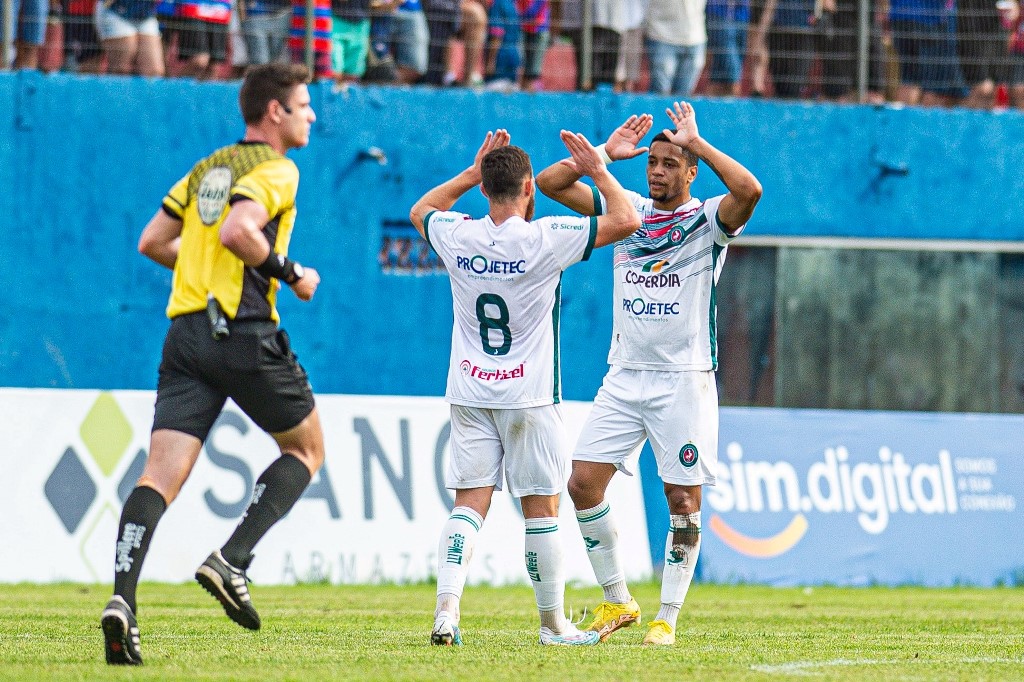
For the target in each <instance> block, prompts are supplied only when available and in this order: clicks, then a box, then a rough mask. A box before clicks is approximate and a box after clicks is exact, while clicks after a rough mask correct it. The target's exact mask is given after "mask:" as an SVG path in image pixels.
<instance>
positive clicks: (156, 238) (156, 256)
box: [139, 208, 182, 270]
mask: <svg viewBox="0 0 1024 682" xmlns="http://www.w3.org/2000/svg"><path fill="white" fill-rule="evenodd" d="M181 225H182V222H181V219H180V218H176V217H173V216H171V215H170V214H169V213H168V212H167V211H166V210H165V209H163V208H161V209H160V210H158V211H157V212H156V213H155V214H154V215H153V217H152V218H150V220H149V223H147V224H146V228H145V229H144V230H143V231H142V236H141V237H139V253H141V254H142V255H143V256H145V257H147V258H149V259H150V260H152V261H155V262H157V263H159V264H160V265H162V266H164V267H165V268H169V269H171V270H173V269H174V263H175V262H177V260H178V249H179V248H180V247H181Z"/></svg>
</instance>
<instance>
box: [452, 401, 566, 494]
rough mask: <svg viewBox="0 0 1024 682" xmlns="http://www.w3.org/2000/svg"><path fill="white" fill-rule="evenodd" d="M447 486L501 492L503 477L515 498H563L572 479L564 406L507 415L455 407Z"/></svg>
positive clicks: (480, 409) (507, 413) (533, 409)
mask: <svg viewBox="0 0 1024 682" xmlns="http://www.w3.org/2000/svg"><path fill="white" fill-rule="evenodd" d="M451 415H452V432H451V440H450V441H449V457H448V471H447V473H446V474H445V486H446V487H448V488H450V489H465V488H482V487H484V486H491V485H493V486H495V488H496V489H498V490H501V489H502V475H503V474H504V479H505V480H506V481H507V483H508V490H509V492H510V493H512V496H513V497H524V496H526V495H558V494H560V493H561V492H562V491H563V490H565V483H566V480H567V473H568V464H569V462H568V457H567V453H568V450H567V445H568V444H567V442H566V437H565V426H564V424H563V423H562V412H561V409H560V408H559V406H558V405H542V406H540V407H525V408H521V409H513V410H509V409H506V410H502V409H494V408H486V407H466V406H464V405H452V406H451Z"/></svg>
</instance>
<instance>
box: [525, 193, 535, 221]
mask: <svg viewBox="0 0 1024 682" xmlns="http://www.w3.org/2000/svg"><path fill="white" fill-rule="evenodd" d="M536 203H537V195H536V194H531V195H530V203H528V204H526V222H530V221H531V220H533V209H534V208H536Z"/></svg>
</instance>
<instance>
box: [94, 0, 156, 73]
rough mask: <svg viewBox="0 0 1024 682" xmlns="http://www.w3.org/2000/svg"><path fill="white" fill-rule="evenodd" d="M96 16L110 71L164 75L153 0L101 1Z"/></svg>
mask: <svg viewBox="0 0 1024 682" xmlns="http://www.w3.org/2000/svg"><path fill="white" fill-rule="evenodd" d="M93 18H94V19H95V21H96V33H97V34H98V35H99V37H100V42H101V44H102V45H103V51H104V52H105V53H106V55H107V70H108V71H109V72H110V73H120V74H130V73H134V74H139V75H141V76H163V75H164V58H163V47H162V46H161V44H160V24H159V22H157V19H156V3H154V2H153V0H109V1H100V2H97V3H96V14H95V15H94V16H93Z"/></svg>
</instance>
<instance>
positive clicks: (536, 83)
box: [516, 0, 551, 92]
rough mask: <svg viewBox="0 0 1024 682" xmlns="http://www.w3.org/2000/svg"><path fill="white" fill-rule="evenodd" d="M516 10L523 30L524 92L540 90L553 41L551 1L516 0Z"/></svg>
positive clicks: (522, 85) (521, 84) (522, 83)
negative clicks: (545, 61)
mask: <svg viewBox="0 0 1024 682" xmlns="http://www.w3.org/2000/svg"><path fill="white" fill-rule="evenodd" d="M516 10H517V11H518V12H519V18H520V20H521V22H522V28H523V77H522V79H521V80H520V86H521V87H522V89H523V90H528V91H530V92H536V91H537V90H538V89H539V88H540V73H541V68H542V67H543V66H544V53H546V52H547V50H548V44H549V41H550V39H551V32H550V28H551V0H516Z"/></svg>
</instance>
